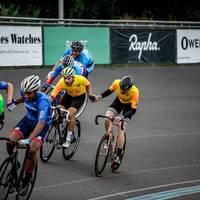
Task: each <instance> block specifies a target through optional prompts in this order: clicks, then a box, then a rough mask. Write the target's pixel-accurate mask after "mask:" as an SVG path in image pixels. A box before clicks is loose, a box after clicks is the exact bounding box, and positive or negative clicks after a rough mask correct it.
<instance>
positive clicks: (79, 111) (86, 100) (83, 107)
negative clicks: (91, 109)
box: [75, 92, 88, 118]
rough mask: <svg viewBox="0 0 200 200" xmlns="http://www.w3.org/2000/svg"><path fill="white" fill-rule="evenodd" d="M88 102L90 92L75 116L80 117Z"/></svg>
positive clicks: (86, 94)
mask: <svg viewBox="0 0 200 200" xmlns="http://www.w3.org/2000/svg"><path fill="white" fill-rule="evenodd" d="M87 102H88V93H87V92H86V93H85V99H84V102H83V105H82V106H81V107H80V108H79V110H78V112H77V113H76V116H75V117H76V118H78V117H79V116H80V115H81V114H82V112H83V111H84V110H85V107H86V105H87Z"/></svg>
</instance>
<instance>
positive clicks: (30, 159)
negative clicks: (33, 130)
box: [24, 124, 49, 184]
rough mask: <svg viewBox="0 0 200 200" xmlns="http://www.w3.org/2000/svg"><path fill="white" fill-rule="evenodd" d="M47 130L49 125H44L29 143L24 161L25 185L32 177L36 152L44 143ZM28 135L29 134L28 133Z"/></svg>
mask: <svg viewBox="0 0 200 200" xmlns="http://www.w3.org/2000/svg"><path fill="white" fill-rule="evenodd" d="M48 129H49V125H47V124H45V127H44V129H43V130H42V132H41V133H40V134H39V135H38V136H37V137H35V138H34V139H33V140H32V141H31V143H30V149H29V152H28V155H27V159H26V161H25V166H24V167H25V183H26V184H27V183H28V182H29V181H30V178H31V177H32V172H33V171H34V169H35V167H36V165H37V152H38V150H39V149H40V147H41V146H42V143H43V141H44V138H45V135H46V133H47V131H48ZM29 135H30V133H29Z"/></svg>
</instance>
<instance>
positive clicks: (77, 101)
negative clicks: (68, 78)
mask: <svg viewBox="0 0 200 200" xmlns="http://www.w3.org/2000/svg"><path fill="white" fill-rule="evenodd" d="M84 100H85V94H82V95H80V96H78V97H73V98H72V102H71V106H70V107H69V108H68V110H69V122H68V124H67V130H68V133H67V140H68V141H70V140H72V141H71V142H75V137H74V134H73V132H74V126H75V120H76V118H75V117H76V113H77V111H78V110H79V108H80V107H81V106H82V104H83V103H84Z"/></svg>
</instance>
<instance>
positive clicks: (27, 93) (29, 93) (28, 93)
mask: <svg viewBox="0 0 200 200" xmlns="http://www.w3.org/2000/svg"><path fill="white" fill-rule="evenodd" d="M31 94H32V92H24V95H31Z"/></svg>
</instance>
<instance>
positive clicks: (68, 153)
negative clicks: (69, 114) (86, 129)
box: [62, 119, 81, 160]
mask: <svg viewBox="0 0 200 200" xmlns="http://www.w3.org/2000/svg"><path fill="white" fill-rule="evenodd" d="M74 136H75V138H76V141H75V142H74V143H72V144H70V146H69V147H68V148H62V153H63V157H64V158H65V159H66V160H69V159H71V158H72V156H73V155H74V154H75V152H76V150H77V148H78V145H79V141H80V137H81V124H80V122H79V120H77V119H76V122H75V126H74Z"/></svg>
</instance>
